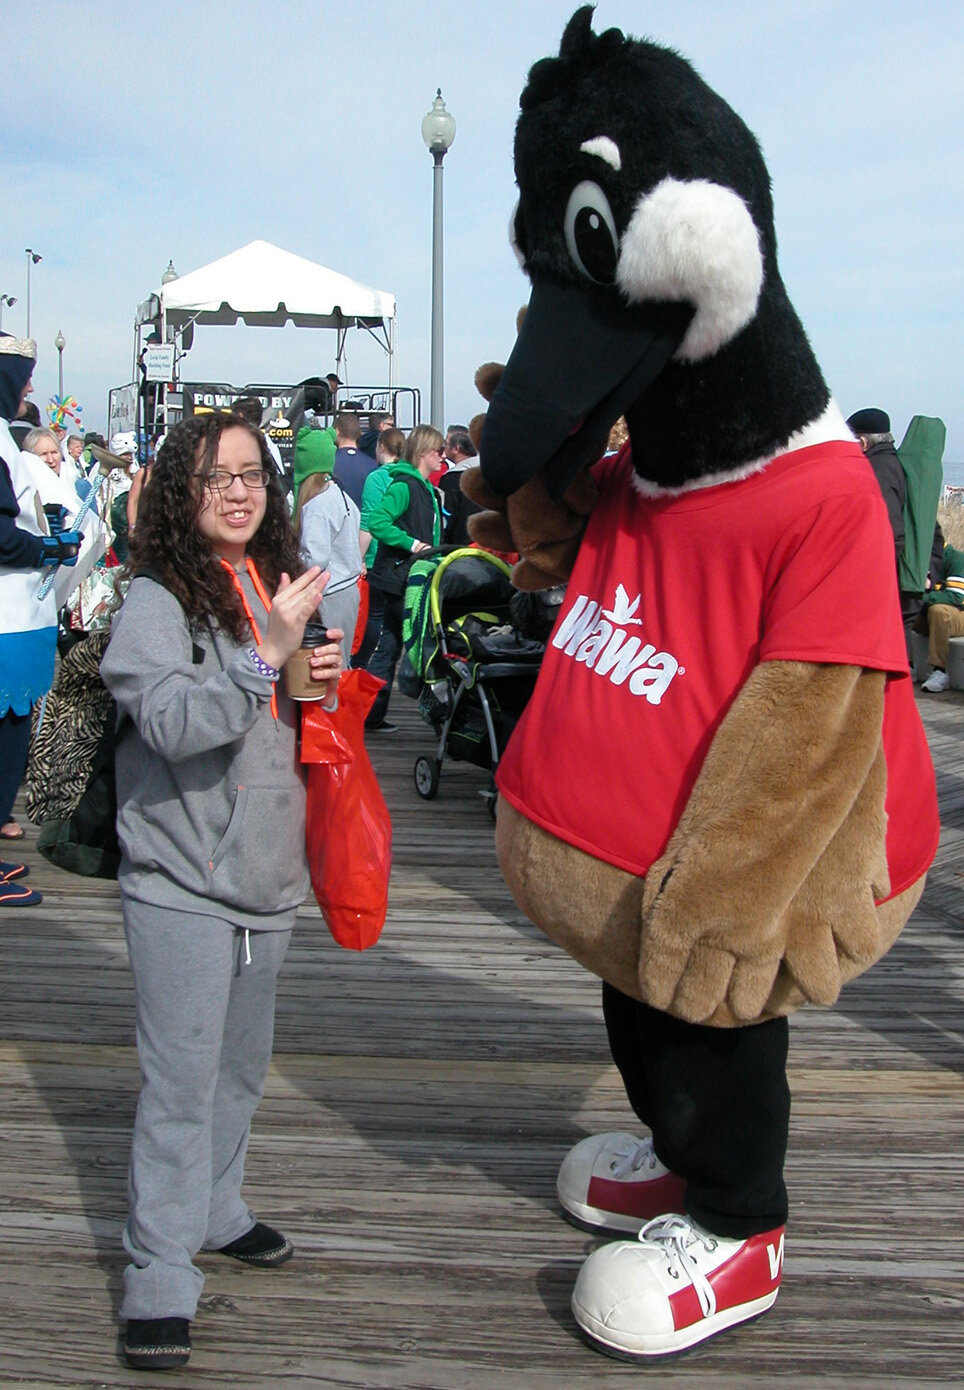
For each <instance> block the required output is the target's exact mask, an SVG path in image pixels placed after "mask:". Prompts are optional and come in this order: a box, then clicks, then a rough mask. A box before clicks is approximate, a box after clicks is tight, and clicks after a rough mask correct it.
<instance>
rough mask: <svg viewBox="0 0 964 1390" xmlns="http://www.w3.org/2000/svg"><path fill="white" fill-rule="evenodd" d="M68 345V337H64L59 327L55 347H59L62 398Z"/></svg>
mask: <svg viewBox="0 0 964 1390" xmlns="http://www.w3.org/2000/svg"><path fill="white" fill-rule="evenodd" d="M66 346H67V339H66V338H65V337H64V335H63V333H61V331H60V329H59V328H58V329H57V336H56V338H55V339H54V347H55V348H56V349H57V380H58V384H59V390H58V393H57V394H58V395H59V396H60V399H61V400H63V398H64V348H65V347H66Z"/></svg>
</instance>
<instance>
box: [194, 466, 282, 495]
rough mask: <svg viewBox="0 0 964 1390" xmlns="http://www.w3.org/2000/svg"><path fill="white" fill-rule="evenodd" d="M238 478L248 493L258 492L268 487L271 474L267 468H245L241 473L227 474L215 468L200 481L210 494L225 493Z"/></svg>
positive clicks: (225, 471)
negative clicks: (209, 490) (208, 489)
mask: <svg viewBox="0 0 964 1390" xmlns="http://www.w3.org/2000/svg"><path fill="white" fill-rule="evenodd" d="M238 478H240V479H241V481H242V483H244V485H245V487H246V488H247V489H248V491H249V492H260V491H261V489H262V488H266V487H267V486H268V482H269V480H270V478H271V474H270V473H269V472H268V470H267V468H246V469H245V470H244V472H243V473H229V472H228V471H227V470H226V469H222V468H215V470H214V472H213V473H206V474H205V475H204V477H203V479H202V481H203V483H204V486H205V487H207V488H210V489H211V491H212V492H227V490H228V488H229V487H232V486H233V485H234V483H235V481H236V480H237V479H238Z"/></svg>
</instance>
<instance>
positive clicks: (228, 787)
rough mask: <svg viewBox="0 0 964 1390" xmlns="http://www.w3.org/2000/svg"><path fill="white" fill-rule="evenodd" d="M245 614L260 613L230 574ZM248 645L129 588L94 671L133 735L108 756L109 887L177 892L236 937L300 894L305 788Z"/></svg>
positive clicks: (304, 881)
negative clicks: (113, 842)
mask: <svg viewBox="0 0 964 1390" xmlns="http://www.w3.org/2000/svg"><path fill="white" fill-rule="evenodd" d="M239 578H240V580H241V584H242V587H243V588H244V591H245V593H246V595H247V598H248V602H249V603H250V605H251V608H252V611H253V612H254V613H255V614H257V613H258V612H259V611H261V610H260V603H259V600H258V598H257V595H256V594H255V592H254V587H253V585H252V584H251V581H250V579H249V577H248V575H247V573H244V572H242V573H241V574H240V575H239ZM250 645H251V642H250V640H249V641H247V642H245V643H243V644H240V645H239V644H238V643H236V642H235V641H234V639H233V638H232V637H231V636H230V634H229V633H226V632H222V631H220V630H218V629H214V628H211V627H208V626H203V627H200V628H196V629H193V630H192V629H191V628H190V627H189V626H188V622H187V619H186V617H185V615H184V611H183V609H182V608H181V605H180V604H179V603H178V601H177V599H176V598H175V597H174V595H173V594H171V593H169V592H168V591H167V590H166V589H165V588H163V587H162V586H161V585H160V584H157V583H155V582H154V581H153V580H152V579H148V578H146V577H143V576H142V577H139V578H135V579H134V580H133V581H132V583H131V586H130V589H129V591H128V594H127V597H126V598H125V600H124V603H123V606H122V607H121V610H120V612H119V613H118V615H117V617H116V618H115V620H114V624H113V628H112V631H111V639H110V644H109V646H108V648H107V652H106V654H105V656H104V659H103V661H102V663H101V674H102V676H103V678H104V683H105V685H106V686H107V688H108V689H109V690H110V691H111V693H112V694H113V696H114V698H115V700H116V701H117V704H118V707H119V709H120V711H121V712H122V714H124V715H127V716H128V717H129V720H130V724H128V725H127V729H126V732H122V736H121V737H120V739H119V742H118V746H117V752H116V772H117V806H118V813H117V834H118V839H119V840H120V844H121V850H122V855H123V857H122V861H121V867H120V872H119V874H118V879H119V882H120V884H121V887H122V889H123V890H124V891H125V892H126V893H127V894H129V895H130V896H131V897H132V898H136V899H138V900H139V901H141V902H146V903H151V904H156V905H158V906H162V907H182V908H183V906H184V899H185V895H189V896H191V897H195V898H199V899H203V900H205V901H206V902H208V903H210V907H208V908H205V907H204V906H203V905H202V906H199V908H198V910H199V911H200V912H204V911H209V912H211V913H212V915H217V916H218V917H219V918H221V919H222V920H225V921H229V922H232V923H233V924H234V925H235V926H238V927H248V928H251V929H252V930H271V928H272V926H273V922H272V918H275V917H276V915H277V914H279V913H283V912H285V911H287V910H288V909H290V908H292V907H296V906H298V904H300V903H301V902H302V901H303V900H304V897H305V895H306V893H307V891H308V872H307V865H306V860H305V848H304V845H305V788H304V783H303V781H302V778H301V774H300V769H299V765H298V763H297V761H296V759H297V749H296V737H295V711H294V707H293V705H292V702H291V701H290V700H289V699H288V697H287V695H286V694H285V692H284V691H283V690H282V689H281V688H280V685H279V689H278V691H277V695H278V718H277V719H275V718H274V717H273V715H272V713H271V709H270V704H269V702H270V699H271V682H270V681H269V680H268V679H267V678H266V677H265V676H262V675H260V674H259V672H258V671H257V669H256V668H255V666H254V663H253V662H252V661H251V659H250V657H249V655H248V648H249V647H250Z"/></svg>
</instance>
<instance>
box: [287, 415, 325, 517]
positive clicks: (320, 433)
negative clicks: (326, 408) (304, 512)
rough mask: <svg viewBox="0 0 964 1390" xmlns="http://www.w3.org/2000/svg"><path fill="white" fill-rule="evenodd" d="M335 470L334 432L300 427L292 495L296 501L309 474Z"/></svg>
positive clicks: (305, 426)
mask: <svg viewBox="0 0 964 1390" xmlns="http://www.w3.org/2000/svg"><path fill="white" fill-rule="evenodd" d="M334 470H335V432H334V430H333V429H332V428H330V427H329V428H328V429H324V430H314V429H312V428H311V426H310V425H302V427H301V429H300V430H299V431H298V438H297V439H296V440H295V456H294V495H295V501H296V502H297V500H298V491H299V489H300V487H301V484H302V483H303V482H304V480H305V479H306V478H307V477H308V475H309V474H311V473H333V472H334Z"/></svg>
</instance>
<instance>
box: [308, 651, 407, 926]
mask: <svg viewBox="0 0 964 1390" xmlns="http://www.w3.org/2000/svg"><path fill="white" fill-rule="evenodd" d="M383 684H384V681H380V680H379V679H378V677H377V676H373V675H370V674H369V672H368V671H361V670H358V671H345V672H344V673H343V674H342V677H341V680H340V682H339V684H338V708H337V710H335V712H334V713H333V714H329V713H328V712H327V711H326V710H323V709H322V708H321V706H320V705H318V704H307V703H306V704H305V705H303V706H302V712H301V761H302V762H303V763H308V764H309V768H308V816H307V824H306V848H307V851H308V866H309V868H310V870H311V886H312V888H313V889H314V893H315V898H316V899H317V901H318V906H319V907H320V908H321V911H322V915H323V916H324V919H325V921H326V922H327V923H328V928H329V930H330V932H331V934H332V936H333V937H334V938H335V940H336V941H337V942H338V944H339V946H347V947H348V949H349V950H352V951H364V950H366V949H367V947H369V946H374V944H375V942H376V941H377V940H378V938H379V936H380V935H381V930H382V927H383V926H384V925H385V917H386V914H387V912H388V877H389V874H390V872H391V867H392V822H391V817H390V816H389V814H388V807H387V806H386V805H385V798H384V797H383V796H382V789H381V787H380V786H379V785H378V779H377V778H376V776H375V769H374V768H373V767H372V765H371V762H370V761H369V758H368V754H367V752H366V751H365V715H366V714H367V713H368V711H369V710H370V709H371V707H372V703H373V702H374V699H375V696H376V695H377V694H378V692H379V690H380V689H381V687H382V685H383Z"/></svg>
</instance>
